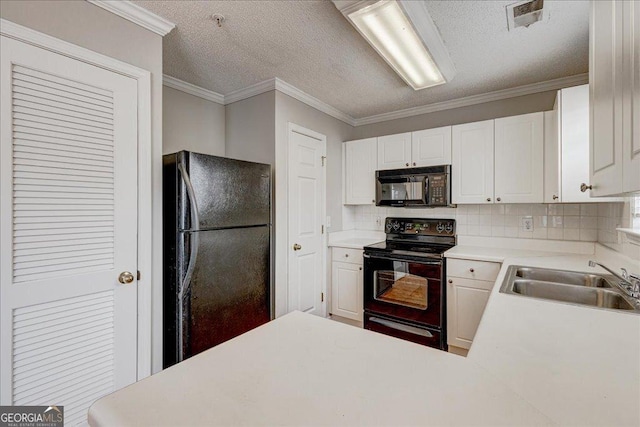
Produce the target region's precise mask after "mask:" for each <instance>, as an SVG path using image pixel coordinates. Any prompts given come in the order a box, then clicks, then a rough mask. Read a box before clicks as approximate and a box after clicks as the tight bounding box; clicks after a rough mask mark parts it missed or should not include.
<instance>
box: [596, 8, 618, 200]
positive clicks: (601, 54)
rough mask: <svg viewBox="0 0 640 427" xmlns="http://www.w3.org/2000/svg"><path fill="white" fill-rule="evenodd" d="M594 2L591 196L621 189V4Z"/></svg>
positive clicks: (609, 193) (615, 192)
mask: <svg viewBox="0 0 640 427" xmlns="http://www.w3.org/2000/svg"><path fill="white" fill-rule="evenodd" d="M624 3H626V2H617V1H593V2H591V22H590V28H589V35H590V41H589V44H590V46H589V89H590V94H589V97H590V99H589V104H590V114H591V116H590V119H589V123H590V126H591V129H590V131H591V132H590V159H591V161H590V164H589V166H590V169H589V173H590V184H591V186H592V188H593V189H592V190H591V195H592V196H607V195H612V194H618V193H620V192H622V99H621V98H622V97H621V92H622V82H621V77H622V73H620V72H616V69H617V68H618V67H619V66H620V62H621V57H622V43H621V41H622V25H621V23H622V18H623V15H622V12H623V11H622V7H623V4H624Z"/></svg>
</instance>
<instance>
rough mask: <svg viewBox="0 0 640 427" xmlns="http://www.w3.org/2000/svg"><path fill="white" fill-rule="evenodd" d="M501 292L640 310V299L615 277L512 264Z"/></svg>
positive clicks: (633, 310) (632, 310)
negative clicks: (630, 295)
mask: <svg viewBox="0 0 640 427" xmlns="http://www.w3.org/2000/svg"><path fill="white" fill-rule="evenodd" d="M500 292H502V293H506V294H513V295H519V296H523V297H529V298H539V299H545V300H551V301H558V302H564V303H569V304H578V305H584V306H589V307H596V308H602V309H608V310H622V311H625V312H627V313H640V301H637V300H636V299H634V298H631V297H629V296H628V295H626V294H625V293H624V292H623V291H622V290H621V289H620V288H619V287H618V286H617V285H616V278H615V277H614V276H608V275H600V274H591V273H580V272H574V271H565V270H553V269H547V268H536V267H526V266H518V265H512V266H510V267H509V269H508V270H507V275H506V276H505V280H504V283H503V284H502V286H501V288H500Z"/></svg>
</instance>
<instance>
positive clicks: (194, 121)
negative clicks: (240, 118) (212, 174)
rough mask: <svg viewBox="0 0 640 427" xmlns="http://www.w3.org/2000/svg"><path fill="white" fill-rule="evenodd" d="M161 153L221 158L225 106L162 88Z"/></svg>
mask: <svg viewBox="0 0 640 427" xmlns="http://www.w3.org/2000/svg"><path fill="white" fill-rule="evenodd" d="M162 104H163V105H162V151H163V153H164V154H169V153H175V152H177V151H181V150H189V151H194V152H196V153H202V154H211V155H214V156H224V153H225V147H224V141H225V129H224V127H225V123H224V122H225V118H224V113H225V108H224V105H220V104H216V103H215V102H211V101H207V100H206V99H203V98H200V97H197V96H193V95H190V94H188V93H185V92H182V91H179V90H175V89H172V88H170V87H167V86H164V93H163V99H162Z"/></svg>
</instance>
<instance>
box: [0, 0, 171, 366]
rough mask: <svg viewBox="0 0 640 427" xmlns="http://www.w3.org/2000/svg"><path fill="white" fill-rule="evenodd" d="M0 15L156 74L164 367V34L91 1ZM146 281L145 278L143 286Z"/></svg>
mask: <svg viewBox="0 0 640 427" xmlns="http://www.w3.org/2000/svg"><path fill="white" fill-rule="evenodd" d="M0 17H2V18H3V19H6V20H9V21H12V22H15V23H16V24H20V25H23V26H25V27H29V28H32V29H34V30H36V31H40V32H42V33H45V34H48V35H50V36H53V37H56V38H59V39H62V40H64V41H67V42H70V43H73V44H75V45H78V46H82V47H84V48H87V49H90V50H93V51H95V52H98V53H101V54H104V55H107V56H110V57H112V58H115V59H118V60H120V61H123V62H127V63H129V64H132V65H135V66H137V67H140V68H143V69H145V70H148V71H150V72H151V124H152V136H151V137H152V142H151V143H152V157H153V159H152V172H151V175H152V201H153V224H152V227H153V242H152V244H153V254H152V259H153V271H152V272H145V271H143V272H142V274H143V276H142V277H145V276H146V277H151V286H152V288H153V291H152V292H153V297H152V298H153V307H152V311H153V320H152V322H153V331H152V370H153V372H157V371H159V370H161V369H162V37H160V36H159V35H158V34H155V33H153V32H151V31H148V30H146V29H144V28H142V27H140V26H138V25H136V24H134V23H132V22H129V21H127V20H125V19H123V18H120V17H119V16H116V15H114V14H113V13H111V12H107V11H106V10H104V9H101V8H100V7H98V6H94V5H92V4H91V3H89V2H86V1H73V0H71V1H64V0H59V1H31V0H22V1H5V0H3V1H1V2H0ZM144 283H145V282H141V285H142V284H144Z"/></svg>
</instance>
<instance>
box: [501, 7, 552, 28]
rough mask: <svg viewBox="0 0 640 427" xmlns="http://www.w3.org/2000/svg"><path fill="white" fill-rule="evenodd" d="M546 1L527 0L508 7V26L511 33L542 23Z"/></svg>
mask: <svg viewBox="0 0 640 427" xmlns="http://www.w3.org/2000/svg"><path fill="white" fill-rule="evenodd" d="M543 3H544V0H526V1H519V2H517V3H513V4H510V5H509V6H507V24H508V27H509V31H511V30H513V29H515V28H518V27H528V26H529V25H531V24H534V23H536V22H538V21H542V18H543V13H544V9H543V8H542V6H543Z"/></svg>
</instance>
